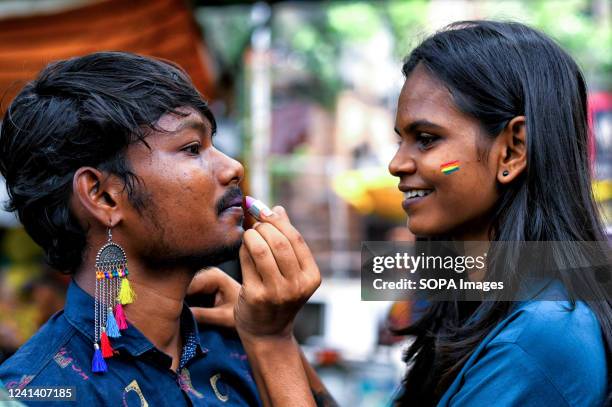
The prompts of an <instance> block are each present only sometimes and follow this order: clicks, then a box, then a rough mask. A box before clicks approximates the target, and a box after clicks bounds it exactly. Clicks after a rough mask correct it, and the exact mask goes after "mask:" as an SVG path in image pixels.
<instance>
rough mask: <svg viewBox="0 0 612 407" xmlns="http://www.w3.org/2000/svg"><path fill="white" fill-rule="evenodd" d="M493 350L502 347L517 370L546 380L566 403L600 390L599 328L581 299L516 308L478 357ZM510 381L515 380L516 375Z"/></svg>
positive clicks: (603, 378) (603, 380)
mask: <svg viewBox="0 0 612 407" xmlns="http://www.w3.org/2000/svg"><path fill="white" fill-rule="evenodd" d="M499 349H505V351H506V352H508V353H506V354H507V355H511V357H510V358H511V359H513V360H514V361H515V362H517V361H518V360H521V363H516V365H517V366H521V365H522V366H529V370H530V371H532V372H533V373H535V374H537V375H541V376H542V377H543V378H546V380H547V381H548V382H549V383H550V384H551V385H552V386H553V387H554V388H555V389H556V390H557V391H558V392H559V393H560V394H561V395H562V396H563V398H564V399H565V400H566V401H569V400H580V399H583V400H584V397H585V396H586V393H589V394H590V395H591V396H595V395H601V396H603V395H604V394H605V392H606V386H607V366H606V350H605V345H604V340H603V335H602V330H601V327H600V324H599V322H598V320H597V317H596V315H595V313H594V312H593V311H592V309H591V308H590V307H589V306H588V305H587V304H586V303H584V302H582V301H577V302H575V303H574V304H572V303H571V302H569V301H543V300H538V301H530V302H527V303H524V304H521V305H520V306H519V307H517V309H516V310H515V311H514V312H513V314H512V315H511V316H510V317H509V318H508V320H507V324H505V326H504V327H503V328H502V329H500V330H499V331H498V333H497V334H496V335H495V336H494V337H493V338H491V340H490V341H488V343H487V344H486V346H485V349H483V352H482V353H484V354H486V353H487V352H490V351H492V352H495V351H497V350H499ZM517 373H519V372H517ZM516 379H517V380H520V374H519V375H517V377H516ZM585 392H586V393H585ZM568 404H569V405H574V404H573V403H572V402H568Z"/></svg>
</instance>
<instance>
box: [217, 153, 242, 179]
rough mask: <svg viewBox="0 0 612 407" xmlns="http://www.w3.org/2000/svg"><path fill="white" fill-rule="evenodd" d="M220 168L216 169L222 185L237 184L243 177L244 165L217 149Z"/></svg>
mask: <svg viewBox="0 0 612 407" xmlns="http://www.w3.org/2000/svg"><path fill="white" fill-rule="evenodd" d="M217 154H219V160H218V162H219V164H220V166H219V167H220V168H221V170H220V171H218V173H217V174H218V176H219V181H220V182H221V184H223V185H229V184H238V183H240V181H242V178H244V167H243V166H242V164H240V162H238V161H236V160H234V159H233V158H231V157H229V156H227V155H225V154H224V153H222V152H221V151H218V150H217Z"/></svg>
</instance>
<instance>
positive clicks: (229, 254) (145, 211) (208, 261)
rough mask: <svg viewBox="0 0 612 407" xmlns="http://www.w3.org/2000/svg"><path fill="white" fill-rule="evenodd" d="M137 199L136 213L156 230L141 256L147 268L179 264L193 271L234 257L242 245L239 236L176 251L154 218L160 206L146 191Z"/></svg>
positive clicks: (236, 256)
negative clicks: (198, 248)
mask: <svg viewBox="0 0 612 407" xmlns="http://www.w3.org/2000/svg"><path fill="white" fill-rule="evenodd" d="M140 198H141V202H142V204H143V205H142V206H141V211H139V212H140V214H141V216H142V217H143V219H146V220H147V221H149V222H150V224H151V226H152V228H153V229H154V230H155V231H156V235H157V236H159V240H158V241H157V242H155V243H153V244H151V245H149V246H148V249H147V251H146V253H145V256H144V257H143V259H142V262H143V264H144V265H145V267H146V268H147V269H148V270H151V271H156V270H160V271H162V270H168V269H172V268H177V267H183V268H188V269H190V270H192V271H193V273H196V272H198V271H199V270H201V269H204V268H208V267H213V266H217V265H219V264H221V263H224V262H227V261H230V260H236V259H238V252H239V251H240V246H241V245H242V239H241V238H240V239H237V240H236V241H235V242H233V243H231V244H222V245H219V246H213V247H209V248H207V249H206V250H204V251H198V252H195V253H194V252H191V253H190V252H187V251H186V250H180V249H177V248H176V247H174V246H172V245H170V244H169V242H168V239H167V238H166V236H167V233H166V228H165V227H164V225H162V224H161V223H160V222H159V221H158V219H157V215H159V214H160V213H161V211H162V210H161V208H159V207H158V206H157V205H156V204H155V203H154V200H153V199H152V198H151V196H150V194H148V193H146V192H145V193H143V194H142V195H141V197H140Z"/></svg>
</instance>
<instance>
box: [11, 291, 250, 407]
mask: <svg viewBox="0 0 612 407" xmlns="http://www.w3.org/2000/svg"><path fill="white" fill-rule="evenodd" d="M93 316H94V300H93V298H92V297H91V296H90V295H89V294H87V293H86V292H85V291H83V290H82V289H81V288H79V287H78V286H77V285H76V283H74V282H72V283H71V284H70V287H69V288H68V294H67V298H66V307H65V309H64V310H63V311H60V312H59V313H57V314H55V315H54V316H53V317H52V318H51V319H50V320H49V321H48V322H47V323H46V324H45V325H44V326H43V327H42V328H41V329H40V330H39V331H38V333H36V335H34V336H33V337H32V338H31V339H30V340H29V341H28V342H27V343H26V344H24V345H23V346H22V347H21V348H20V349H19V351H18V352H17V353H16V354H15V355H13V356H12V357H11V358H9V359H8V360H7V361H5V362H4V363H3V364H2V365H0V381H2V382H4V385H5V386H6V388H24V387H32V386H64V387H65V386H73V387H75V388H76V400H77V403H76V404H77V405H89V406H99V405H104V406H111V405H112V406H121V405H123V406H145V405H149V406H181V405H193V406H216V405H223V406H227V405H249V406H253V405H260V404H261V402H260V400H259V396H258V392H257V387H256V385H255V381H254V379H253V377H252V375H251V371H250V367H249V364H248V361H247V357H246V354H245V352H244V349H243V347H242V344H241V343H240V340H239V338H238V336H237V335H236V334H235V333H230V332H225V331H223V330H220V329H216V328H214V327H210V328H206V329H204V330H202V331H200V332H198V328H197V324H196V322H195V320H194V318H193V315H192V314H191V311H190V310H189V307H187V306H186V305H185V306H184V308H183V312H182V315H181V334H182V337H183V343H184V345H183V351H182V355H181V360H180V366H179V368H178V369H177V371H173V370H171V364H172V359H171V357H170V356H168V355H167V354H165V353H163V352H161V351H160V350H158V349H156V348H155V346H153V344H152V343H151V342H150V341H149V340H148V339H147V338H146V337H145V336H144V335H143V334H142V333H140V331H138V330H137V329H136V328H135V327H133V326H131V325H129V324H128V325H129V327H128V329H127V330H125V331H122V332H121V335H122V336H121V337H120V338H112V339H111V344H112V346H113V349H114V350H115V351H116V352H117V353H116V354H115V356H113V357H112V358H110V359H106V363H107V365H108V371H107V372H105V373H103V374H94V373H92V372H91V359H92V356H93V343H94V342H93V334H94V320H93Z"/></svg>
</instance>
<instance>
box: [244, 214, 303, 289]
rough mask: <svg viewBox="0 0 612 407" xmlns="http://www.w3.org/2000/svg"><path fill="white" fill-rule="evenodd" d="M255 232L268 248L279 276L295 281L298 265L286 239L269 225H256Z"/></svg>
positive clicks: (291, 247) (298, 269)
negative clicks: (279, 273)
mask: <svg viewBox="0 0 612 407" xmlns="http://www.w3.org/2000/svg"><path fill="white" fill-rule="evenodd" d="M255 230H256V231H257V232H259V234H260V235H261V236H262V237H263V238H264V240H265V241H266V243H267V244H268V246H269V247H270V251H271V252H272V255H273V256H274V260H275V261H276V265H277V266H278V270H279V271H280V272H281V274H282V275H283V276H284V277H285V278H286V279H289V280H293V279H295V277H296V276H297V275H298V274H299V272H300V263H299V262H298V259H297V257H296V254H295V252H294V250H293V246H292V245H291V243H290V242H289V240H288V239H287V237H285V235H283V234H282V233H281V232H280V231H279V230H278V229H277V228H276V227H274V226H273V225H271V224H269V223H257V224H256V225H255Z"/></svg>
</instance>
